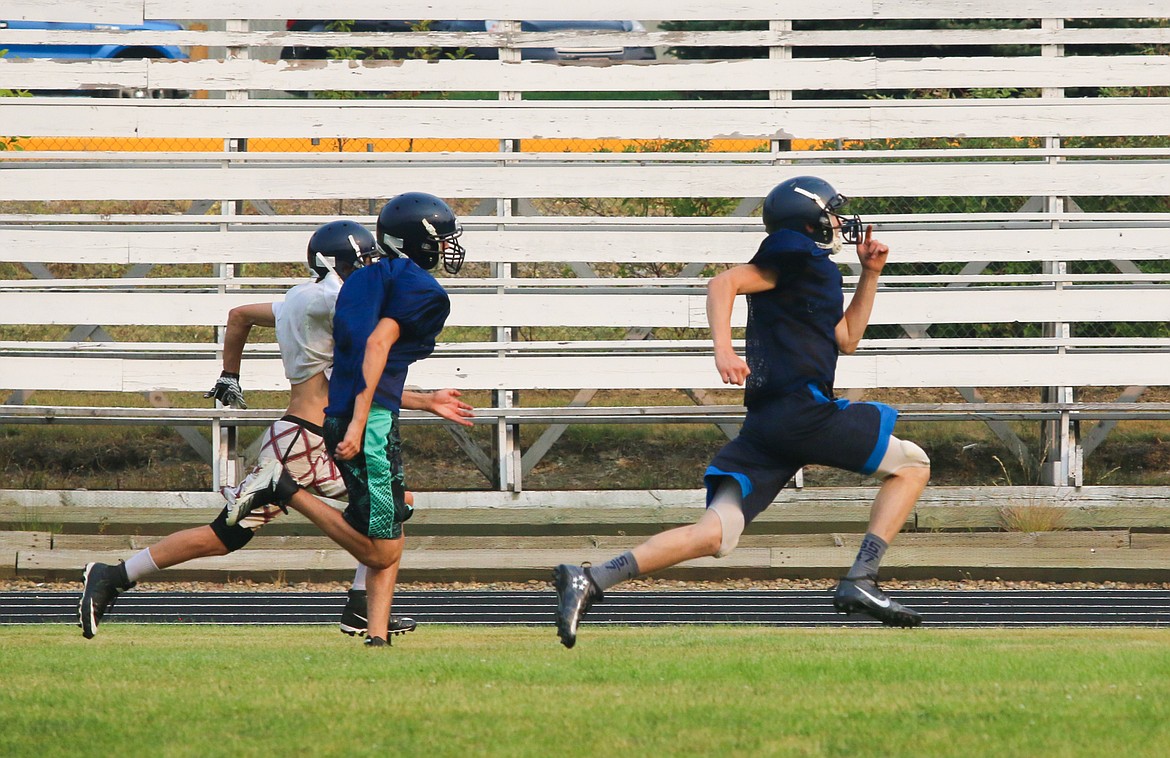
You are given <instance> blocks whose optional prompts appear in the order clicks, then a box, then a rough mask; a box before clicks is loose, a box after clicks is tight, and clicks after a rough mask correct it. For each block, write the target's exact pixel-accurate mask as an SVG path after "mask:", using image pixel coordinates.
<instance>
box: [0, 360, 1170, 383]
mask: <svg viewBox="0 0 1170 758" xmlns="http://www.w3.org/2000/svg"><path fill="white" fill-rule="evenodd" d="M1168 372H1170V354H1167V353H1166V352H1165V351H1153V352H1145V353H1133V352H1123V353H1112V352H1107V351H1100V352H1096V351H1095V352H1091V353H1075V354H1063V355H1061V354H1053V353H1019V354H1005V353H998V352H982V353H978V354H962V355H955V354H950V353H947V354H934V353H916V354H910V355H884V354H869V355H862V354H857V355H852V356H843V357H842V358H841V359H840V362H839V366H838V372H837V384H836V386H837V389H838V390H845V389H875V388H898V387H908V388H909V387H916V388H933V387H954V386H971V387H1045V386H1049V385H1051V384H1052V382H1053V378H1054V377H1057V378H1059V381H1060V383H1061V384H1064V385H1068V386H1128V385H1131V384H1138V385H1158V384H1160V383H1164V382H1165V377H1166V376H1167V375H1168ZM242 373H244V374H245V375H246V376H247V377H248V383H247V386H248V388H249V389H253V390H284V389H287V386H288V382H287V380H285V379H284V376H283V371H282V369H281V365H280V362H279V361H278V360H275V359H247V358H246V359H245V360H244V365H243V372H242ZM218 374H219V363H218V362H216V361H215V359H214V358H207V359H199V360H186V361H181V360H174V361H165V360H137V359H113V358H88V359H86V360H82V361H79V360H77V359H76V358H15V357H10V358H5V360H4V361H2V362H0V387H7V388H21V389H28V390H88V391H103V392H148V391H153V390H159V391H186V392H195V391H199V392H202V391H204V390H206V389H207V388H208V386H210V385H209V384H208V382H213V381H214V378H215V377H216V376H217V375H218ZM409 382H410V383H411V384H414V385H417V386H422V387H455V388H458V389H462V390H505V389H520V390H526V389H527V390H535V389H585V388H588V389H682V388H691V389H721V388H726V387H725V385H723V383H722V382H721V380H720V379H719V376H718V374H717V373H716V371H715V365H714V361H713V360H712V359H711V358H710V357H708V356H688V355H632V356H607V355H600V356H599V355H588V356H559V357H558V356H540V355H538V356H524V357H508V358H502V357H498V356H489V357H460V358H449V357H442V356H435V357H432V358H428V359H427V360H425V361H422V362H420V363H418V364H416V365H415V366H414V367H412V369H411V373H410V379H409Z"/></svg>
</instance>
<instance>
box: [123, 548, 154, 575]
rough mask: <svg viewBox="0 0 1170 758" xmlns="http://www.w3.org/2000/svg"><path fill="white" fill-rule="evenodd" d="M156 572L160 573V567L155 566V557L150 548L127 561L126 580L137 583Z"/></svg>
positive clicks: (140, 551)
mask: <svg viewBox="0 0 1170 758" xmlns="http://www.w3.org/2000/svg"><path fill="white" fill-rule="evenodd" d="M156 571H158V566H157V565H155V562H154V557H153V556H151V554H150V548H146V549H145V550H139V551H138V552H137V553H135V554H134V555H132V556H130V557H129V558H127V559H126V578H127V579H129V580H130V581H132V582H137V581H138V580H139V579H142V578H143V577H147V576H150V575H151V574H153V573H155V572H156Z"/></svg>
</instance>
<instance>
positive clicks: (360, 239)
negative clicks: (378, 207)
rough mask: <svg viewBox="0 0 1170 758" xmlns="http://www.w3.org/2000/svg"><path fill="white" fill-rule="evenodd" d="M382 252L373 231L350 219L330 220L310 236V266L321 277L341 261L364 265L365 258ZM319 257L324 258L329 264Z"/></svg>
mask: <svg viewBox="0 0 1170 758" xmlns="http://www.w3.org/2000/svg"><path fill="white" fill-rule="evenodd" d="M380 255H381V253H379V252H378V245H377V243H376V242H375V241H374V235H373V234H370V230H369V229H367V228H365V227H364V226H362V225H361V224H359V223H358V222H356V221H350V220H349V219H342V220H340V221H330V222H329V223H328V224H325V225H324V226H321V227H319V228H318V229H317V231H315V232H313V236H312V237H310V238H309V268H311V269H313V273H314V274H316V275H317V276H318V278H324V277H325V275H326V274H328V273H329V269H330V268H336V267H337V264H339V263H347V264H349V266H350V267H351V268H361V267H362V264H363V263H365V261H363V260H362V259H363V258H371V257H372V258H377V257H379V256H380ZM317 256H320V257H321V258H324V259H325V263H322V262H321V261H320V260H319V259H318V257H317ZM326 264H328V265H326Z"/></svg>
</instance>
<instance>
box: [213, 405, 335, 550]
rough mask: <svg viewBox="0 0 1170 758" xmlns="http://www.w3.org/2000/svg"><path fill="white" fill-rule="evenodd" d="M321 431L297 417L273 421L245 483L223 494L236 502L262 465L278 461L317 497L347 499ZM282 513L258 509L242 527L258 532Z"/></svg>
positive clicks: (245, 519) (271, 506)
mask: <svg viewBox="0 0 1170 758" xmlns="http://www.w3.org/2000/svg"><path fill="white" fill-rule="evenodd" d="M322 431H323V430H322V429H321V427H319V426H317V425H316V424H312V423H309V422H308V421H304V420H303V419H299V418H297V417H296V416H285V417H283V418H281V419H280V420H279V421H276V422H274V423H273V424H272V426H270V427H268V428H267V429H265V430H264V435H263V437H262V438H261V443H260V456H259V458H258V460H257V461H256V465H255V466H253V467H252V470H251V471H250V472H248V475H247V476H246V477H245V478H244V481H242V482H240V483H239V484H237V485H236V486H234V487H223V488H221V489H220V492H222V493H223V496H224V497H225V498H227V499H228V501H229V502H234V501H235V499H236V496H237V495H239V493H240V492H242V491H243V488H244V486H245V485H247V484H248V482H249V480H251V479H252V477H254V476H255V475H256V472H257V471H258V470H259V468H260V465H261V464H262V463H264V462H265V461H267V460H269V459H272V458H275V459H277V460H279V461H280V462H281V463H282V464H283V465H284V467H285V469H286V470H287V471H288V473H289V475H290V476H291V477H292V478H293V479H294V480H295V481H296V483H297V484H299V485H301V486H302V487H304V488H305V489H307V490H308V491H309V492H311V493H313V494H314V495H317V496H319V497H326V498H332V499H335V500H340V499H345V498H346V496H347V493H346V489H345V480H343V479H342V478H341V471H339V470H338V468H337V464H336V463H334V462H333V458H332V457H331V456H330V455H329V452H328V451H327V450H326V449H325V440H324V439H323V438H322V434H321V433H322ZM281 513H283V511H281V510H280V508H278V507H276V506H275V505H269V506H265V507H263V508H258V509H256V510H254V511H252V512H251V513H249V514H248V515H247V516H245V517H244V518H243V519H241V520H240V526H242V527H244V528H245V529H259V528H260V527H262V526H264V525H265V524H267V523H268V522H269V521H272V520H273V519H274V518H276V517H277V516H279V515H281Z"/></svg>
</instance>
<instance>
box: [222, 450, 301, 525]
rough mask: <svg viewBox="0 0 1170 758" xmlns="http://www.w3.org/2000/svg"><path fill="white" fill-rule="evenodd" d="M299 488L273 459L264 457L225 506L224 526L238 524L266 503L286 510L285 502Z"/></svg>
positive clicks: (286, 511)
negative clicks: (234, 496) (225, 524)
mask: <svg viewBox="0 0 1170 758" xmlns="http://www.w3.org/2000/svg"><path fill="white" fill-rule="evenodd" d="M298 489H300V487H299V486H298V485H297V483H296V481H294V480H293V478H292V476H291V475H290V474H289V473H288V471H286V470H285V468H284V466H282V465H281V464H280V461H279V460H277V459H276V458H268V459H267V460H265V461H264V462H263V463H261V464H260V466H259V467H258V468H257V469H256V471H254V472H253V473H252V474H251V475H249V476H248V478H247V479H246V480H245V481H244V487H243V489H241V490H240V494H239V495H237V496H236V498H235V500H230V501H229V502H228V504H227V506H226V508H227V517H226V519H225V522H226V523H227V525H228V526H235V525H236V524H238V523H240V521H241V520H243V519H244V517H245V516H247V515H248V514H249V513H251V512H252V511H254V510H257V509H258V508H263V507H264V506H266V505H275V506H278V507H279V508H280V509H281V510H282V511H284V512H285V513H288V501H289V500H291V499H292V496H293V495H295V494H296V492H297V490H298Z"/></svg>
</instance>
